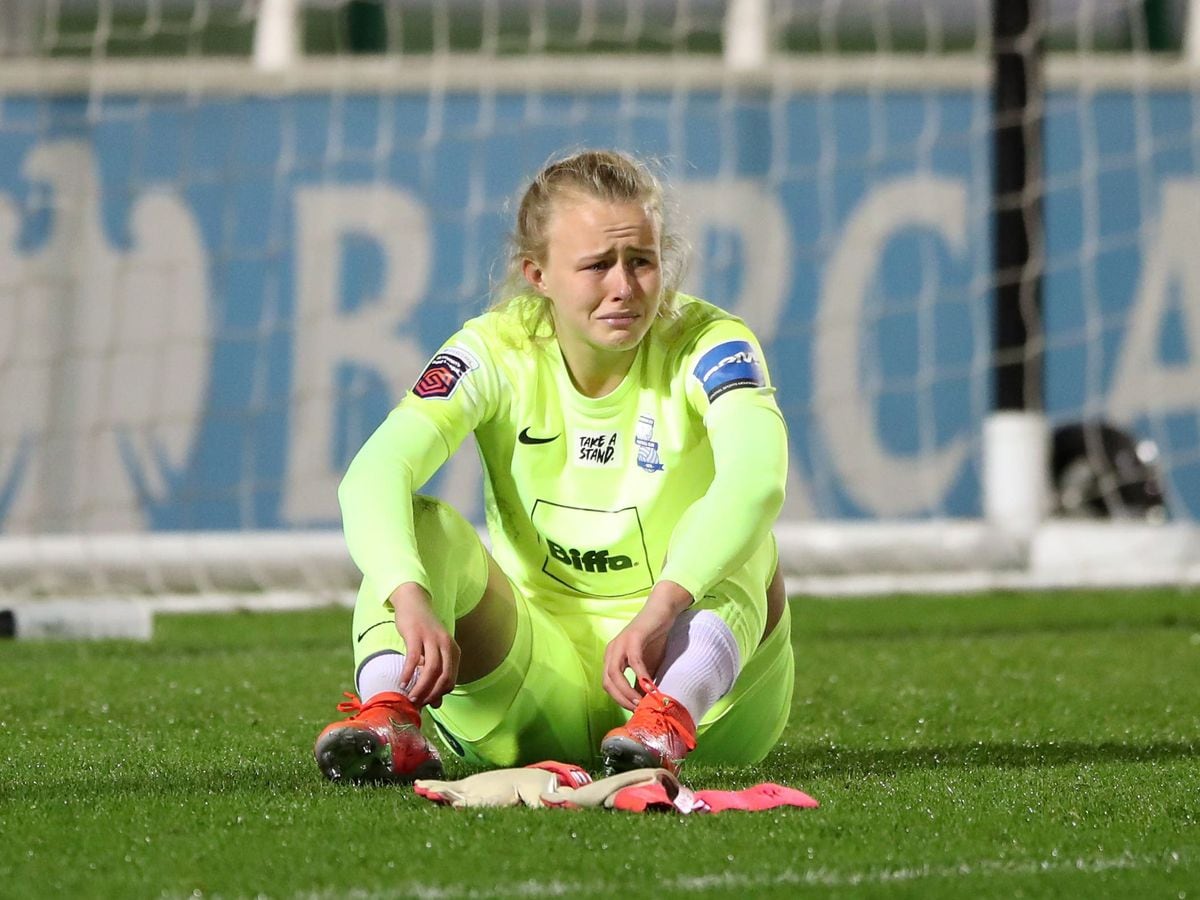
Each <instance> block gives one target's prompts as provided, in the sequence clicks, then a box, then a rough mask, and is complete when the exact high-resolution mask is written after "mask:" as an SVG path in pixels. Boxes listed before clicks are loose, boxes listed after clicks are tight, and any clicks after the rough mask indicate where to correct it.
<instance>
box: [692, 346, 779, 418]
mask: <svg viewBox="0 0 1200 900" xmlns="http://www.w3.org/2000/svg"><path fill="white" fill-rule="evenodd" d="M692 374H693V375H695V376H696V377H697V378H698V379H700V383H701V384H702V385H703V386H704V393H706V394H707V395H708V402H709V403H712V402H713V401H714V400H716V399H717V398H718V397H720V396H721V395H722V394H724V393H727V392H728V391H732V390H734V389H736V388H745V387H763V386H765V385H766V383H767V379H766V376H765V375H764V374H763V368H762V366H761V365H759V362H758V353H757V351H756V350H755V349H754V348H753V347H752V346H751V345H750V343H749V342H748V341H725V342H723V343H720V344H717V345H716V346H715V347H713V348H712V349H711V350H709V351H708V352H707V353H705V354H704V355H703V356H702V357H700V362H698V363H696V368H695V369H693V370H692Z"/></svg>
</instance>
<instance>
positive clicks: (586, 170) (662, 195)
mask: <svg viewBox="0 0 1200 900" xmlns="http://www.w3.org/2000/svg"><path fill="white" fill-rule="evenodd" d="M573 196H574V197H578V196H584V197H591V198H595V199H597V200H603V201H607V202H609V203H638V204H641V206H642V207H643V208H644V209H645V210H646V212H647V213H648V214H649V215H650V216H652V217H653V218H654V220H655V224H656V225H657V226H658V228H657V230H658V235H659V243H660V245H661V251H660V257H661V258H660V265H661V267H662V276H663V277H662V303H661V305H660V307H659V316H660V317H662V318H671V317H673V316H674V315H675V312H676V307H675V295H676V292H677V291H678V289H679V284H680V282H681V281H682V280H683V272H684V263H685V259H686V245H685V243H684V241H683V239H682V237H681V236H680V235H679V234H678V233H677V232H676V231H675V228H674V226H675V223H674V217H673V215H671V213H672V212H673V210H672V209H671V208H670V207H671V198H669V197H668V195H667V193H666V191H665V190H664V189H663V186H662V184H661V182H660V181H659V179H658V178H657V177H655V175H654V173H653V172H652V171H651V170H650V167H649V165H647V164H646V163H645V162H642V161H641V160H638V159H634V158H633V157H631V156H627V155H626V154H624V153H620V152H618V151H615V150H583V151H581V152H579V153H575V154H573V155H571V156H567V157H563V158H561V159H558V160H552V161H551V162H549V163H547V164H546V165H545V166H544V167H543V168H542V170H541V171H540V172H539V173H538V174H537V176H536V177H535V178H534V179H533V181H532V182H530V184H529V186H528V187H527V188H526V189H525V193H524V195H522V197H521V204H520V206H519V207H518V209H517V217H516V227H515V229H514V231H513V233H512V234H511V235H510V238H509V254H508V259H507V267H506V271H505V273H504V277H503V279H502V281H501V282H500V285H499V289H498V291H497V292H496V302H494V303H493V304H492V309H494V310H498V309H508V308H510V307H513V306H514V305H515V304H516V303H517V301H522V302H521V304H520V306H519V308H518V314H519V316H520V319H521V322H522V324H523V325H524V330H525V331H526V332H527V333H528V334H529V336H530V337H532V338H546V337H551V336H553V334H554V321H553V318H552V317H551V314H550V302H549V298H547V297H542V296H540V295H538V294H536V293H535V292H534V291H533V290H532V288H531V287H530V285H529V282H528V281H526V280H525V276H524V262H525V260H526V259H533V260H538V261H542V262H544V261H545V260H546V254H547V247H548V245H549V243H550V236H549V234H548V228H549V224H550V217H551V216H552V215H553V213H554V209H555V203H557V202H559V201H560V200H561V199H563V198H564V197H567V198H569V197H573Z"/></svg>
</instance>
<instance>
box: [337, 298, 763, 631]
mask: <svg viewBox="0 0 1200 900" xmlns="http://www.w3.org/2000/svg"><path fill="white" fill-rule="evenodd" d="M528 302H534V301H533V300H532V299H530V300H522V301H518V302H517V303H516V304H515V305H513V306H510V307H509V308H508V309H507V310H503V311H493V312H489V313H486V314H484V315H482V316H480V317H478V318H475V319H471V320H470V321H468V322H467V323H465V324H464V326H463V327H462V328H461V330H460V331H459V332H458V333H457V334H455V335H454V336H452V337H451V338H450V339H449V340H448V341H446V342H445V344H444V345H443V346H442V347H441V349H440V350H439V351H438V352H437V353H436V354H435V355H434V357H433V358H432V360H431V361H430V362H429V364H428V365H427V366H426V368H425V370H424V372H423V373H422V375H421V377H420V379H419V380H418V381H417V383H416V384H415V385H414V386H413V388H412V390H411V391H409V393H408V394H407V395H406V396H405V397H404V399H403V400H402V402H401V403H400V404H399V406H397V407H396V408H395V409H394V410H393V411H392V413H391V414H390V415H389V417H388V419H387V420H386V421H385V422H384V423H383V424H382V425H381V426H380V428H379V429H378V431H377V432H376V433H375V434H374V435H372V437H371V438H370V439H369V440H368V441H367V443H366V444H364V446H363V448H362V450H361V451H360V452H359V454H358V455H357V456H356V457H355V460H354V461H353V463H352V464H351V466H350V469H349V471H348V472H347V475H346V478H345V480H344V481H343V484H342V487H341V490H340V492H339V495H340V498H341V501H342V512H343V523H344V527H345V532H346V539H347V544H348V547H349V549H350V553H351V556H352V557H353V558H354V560H355V562H356V563H357V564H358V565H359V568H360V569H361V570H362V571H363V574H364V576H365V578H366V579H367V582H368V583H370V584H371V585H373V587H374V589H375V590H377V591H378V594H379V598H380V602H384V601H386V599H387V598H388V596H389V595H390V594H391V592H392V590H394V589H395V587H396V586H398V585H399V584H402V583H404V582H406V581H416V582H418V583H420V584H422V585H423V586H425V587H426V588H428V581H427V579H426V577H425V573H424V569H423V567H422V565H421V561H420V559H419V558H418V557H417V554H416V550H415V538H414V535H413V530H412V514H411V500H410V498H411V495H412V493H413V492H414V491H416V490H419V489H420V487H421V485H422V484H424V482H425V481H426V480H427V479H428V478H429V477H430V476H431V475H432V474H433V473H434V472H435V471H436V470H437V467H438V466H440V465H441V464H442V463H444V462H445V461H446V460H447V459H448V458H449V457H450V455H451V454H452V453H453V452H454V451H455V450H456V449H457V448H458V446H459V444H460V443H462V441H463V440H464V439H465V438H466V436H467V435H468V434H470V433H472V432H474V435H475V439H476V443H477V446H478V449H479V455H480V459H481V461H482V465H483V472H484V492H485V508H486V517H487V526H488V531H489V533H490V537H491V544H492V553H493V556H494V557H495V559H496V561H497V562H498V563H499V565H500V566H501V568H502V569H504V571H505V572H506V573H507V574H508V576H509V577H510V578H511V579H512V580H513V582H514V584H516V585H517V587H518V588H519V589H520V590H522V591H523V592H524V593H525V594H526V596H528V597H530V598H531V599H534V600H535V601H536V602H539V603H541V604H542V605H544V606H545V607H547V608H550V609H551V610H552V611H559V612H563V613H569V612H576V613H578V612H595V613H600V614H603V611H604V606H605V604H606V603H607V604H609V605H610V607H611V605H612V603H613V601H615V600H618V599H621V598H639V597H644V596H645V595H647V594H649V593H650V589H651V587H652V586H653V585H654V583H655V581H656V580H658V579H660V578H666V579H670V580H672V581H675V582H677V583H679V584H681V585H682V586H683V587H685V588H686V589H687V590H688V591H690V592H691V593H692V595H693V596H694V597H696V598H699V597H700V596H702V595H703V594H704V593H705V591H706V590H708V589H709V588H710V587H711V586H712V585H714V584H716V583H717V582H718V581H720V580H722V579H723V578H724V577H726V576H727V575H728V574H730V573H731V572H732V571H733V570H734V569H735V567H737V566H738V565H741V564H742V563H743V562H745V560H746V559H747V558H749V555H750V554H751V553H752V552H753V551H754V550H756V549H757V548H758V547H759V546H760V545H761V543H762V542H763V541H764V540H765V539H767V537H768V532H769V530H770V527H771V525H772V523H773V521H774V519H775V516H776V515H777V514H778V511H779V508H780V506H781V504H782V500H783V489H784V482H785V480H786V467H787V447H786V433H785V429H784V425H783V419H782V416H781V415H780V413H779V409H778V407H777V406H776V403H775V399H774V389H773V388H772V387H771V386H770V381H769V376H768V372H767V367H766V364H765V362H764V359H763V354H762V350H761V348H760V346H759V343H758V341H757V340H756V338H755V337H754V335H753V334H752V333H751V332H750V330H749V329H748V328H747V327H746V325H745V324H744V323H742V322H741V320H739V319H737V318H735V317H733V316H731V315H730V314H728V313H726V312H724V311H722V310H720V309H718V308H717V307H715V306H713V305H711V304H709V303H706V302H704V301H702V300H698V299H695V298H692V297H685V296H680V298H679V316H678V317H677V318H675V319H670V320H660V321H659V322H656V323H655V325H654V326H653V327H652V329H651V331H650V332H649V333H648V334H647V336H646V338H645V339H644V340H643V341H642V343H641V344H640V346H639V348H638V352H637V356H636V359H635V361H634V363H633V366H632V368H631V369H630V371H629V373H628V374H627V375H626V377H625V378H624V380H623V381H622V382H621V384H620V385H619V386H618V387H617V388H616V389H615V390H613V391H612V392H611V393H609V394H608V395H607V396H604V397H600V398H590V397H586V396H584V395H583V394H581V393H580V392H579V391H578V390H577V389H576V388H575V387H574V385H573V384H572V381H571V378H570V375H569V374H568V372H567V369H566V366H565V364H564V362H563V359H562V355H561V353H560V351H559V347H558V344H557V342H556V341H555V340H553V338H548V339H546V340H544V341H541V342H535V341H531V340H530V339H529V338H528V337H527V336H526V335H527V332H526V331H525V330H524V328H523V326H522V325H521V323H520V312H521V304H522V303H528Z"/></svg>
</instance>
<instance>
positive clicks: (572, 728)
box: [314, 151, 794, 782]
mask: <svg viewBox="0 0 1200 900" xmlns="http://www.w3.org/2000/svg"><path fill="white" fill-rule="evenodd" d="M513 243H514V246H513V248H512V255H511V260H510V271H509V279H508V281H507V283H506V293H504V294H503V295H502V297H501V300H500V301H499V302H498V303H497V304H496V305H494V306H493V307H492V309H491V310H489V311H488V312H487V313H485V314H484V315H482V316H480V317H478V318H475V319H471V320H470V321H468V322H466V323H465V324H464V325H463V326H462V328H461V329H460V330H459V331H458V332H457V333H456V334H454V335H453V336H452V337H451V338H450V339H449V340H447V341H446V343H445V344H444V345H443V346H442V347H441V349H440V350H439V351H438V352H437V353H436V354H435V355H434V357H433V359H432V360H431V361H430V362H429V364H428V366H427V367H426V368H425V370H424V372H423V373H422V375H421V376H420V378H419V380H418V381H417V383H416V384H415V385H414V386H413V388H412V390H411V391H410V392H409V393H408V394H407V395H406V396H405V397H404V399H403V401H402V402H401V403H400V404H399V406H397V407H396V408H395V409H394V410H393V411H392V412H391V414H390V415H389V416H388V417H387V419H386V420H385V421H384V422H383V424H382V425H380V427H379V428H378V430H377V431H376V432H375V433H374V434H373V435H372V436H371V437H370V438H369V439H368V440H367V442H366V443H365V444H364V445H363V447H362V449H361V450H360V451H359V452H358V454H357V455H356V456H355V458H354V460H353V462H352V463H351V464H350V467H349V469H348V471H347V473H346V476H345V478H344V480H343V482H342V484H341V487H340V490H339V499H340V502H341V508H342V516H343V524H344V529H345V535H346V542H347V545H348V548H349V551H350V554H351V556H352V557H353V559H354V561H355V563H356V564H357V565H358V567H359V568H360V569H361V571H362V573H363V580H362V586H361V589H360V591H359V595H358V601H357V605H356V607H355V610H354V620H353V635H352V638H353V645H354V658H355V666H356V669H355V673H356V682H357V688H358V695H359V697H361V701H359V700H358V699H357V698H355V697H354V695H348V696H349V697H350V698H351V699H350V701H349V702H347V703H343V704H342V705H341V706H339V709H340V710H341V711H342V712H349V713H352V715H351V716H350V718H348V719H343V720H340V721H335V722H333V723H332V724H330V725H329V726H328V727H326V728H325V729H324V731H322V732H321V734H320V736H319V737H318V738H317V742H316V747H315V751H314V752H315V755H316V758H317V763H318V765H319V767H320V769H321V770H322V772H324V774H325V775H326V776H327V777H328V778H330V779H332V780H335V781H337V780H343V779H345V780H349V781H368V780H369V781H378V780H383V781H398V782H408V781H411V780H413V779H415V778H428V777H437V776H438V775H439V774H440V773H441V761H440V759H439V756H438V752H437V751H436V750H435V749H434V747H433V746H432V745H431V744H430V743H429V742H428V741H426V739H425V738H424V736H423V735H422V733H421V731H420V725H421V715H422V713H423V712H428V714H429V715H430V716H431V717H432V719H433V721H434V723H435V724H436V726H437V729H438V731H439V732H440V733H441V736H442V737H443V738H444V740H445V743H446V744H447V745H448V746H449V747H450V748H452V749H453V750H454V752H456V753H458V754H460V755H461V756H463V757H465V758H466V759H467V760H470V761H471V762H474V763H482V764H487V765H491V766H501V767H507V766H515V765H522V764H526V763H531V762H535V761H538V760H546V759H553V760H561V761H565V762H575V763H579V764H582V765H588V764H591V763H600V762H603V764H604V766H605V767H606V768H607V769H609V770H610V771H624V770H628V769H632V768H639V767H643V766H662V767H665V768H668V769H671V770H672V771H677V770H678V767H679V764H680V763H681V762H682V761H683V759H684V757H685V756H688V755H689V754H690V755H691V758H693V759H698V760H703V761H705V762H708V763H732V764H748V763H753V762H756V761H758V760H760V759H762V758H763V757H764V756H765V755H766V754H767V752H768V751H769V750H770V749H771V747H772V746H773V745H774V744H775V742H776V741H777V740H778V739H779V735H780V733H781V732H782V730H783V727H784V724H785V722H786V720H787V715H788V710H789V707H790V704H791V696H792V688H793V681H794V675H793V659H792V650H791V644H790V639H789V633H790V624H789V618H788V609H787V604H786V598H785V596H784V590H783V582H782V578H781V576H780V574H779V571H778V553H777V549H776V544H775V539H774V537H773V535H772V533H771V526H772V524H773V522H774V521H775V518H776V516H777V515H778V513H779V510H780V507H781V505H782V503H783V496H784V483H785V479H786V473H787V437H786V432H785V427H784V423H783V419H782V417H781V415H780V412H779V409H778V407H777V405H776V402H775V396H774V394H775V391H774V389H773V388H772V387H771V383H770V378H769V375H768V371H767V366H766V363H765V361H764V359H763V353H762V349H761V348H760V346H759V344H758V341H757V339H756V338H755V336H754V335H753V334H752V333H751V331H750V330H749V329H748V328H747V327H746V325H745V324H744V323H743V322H742V321H741V320H739V319H737V318H735V317H733V316H732V315H729V314H728V313H725V312H723V311H722V310H720V309H718V308H717V307H714V306H712V305H711V304H709V303H706V302H705V301H703V300H700V299H697V298H694V297H689V296H685V295H683V294H681V293H679V292H678V291H677V286H678V284H679V281H680V278H681V274H682V268H683V258H682V257H683V252H682V246H681V243H680V241H679V239H678V238H677V236H676V235H675V233H674V232H673V231H672V229H671V222H670V221H669V219H668V216H667V213H666V206H665V203H664V197H663V192H662V189H661V187H660V185H659V182H658V181H657V180H656V179H655V177H654V176H653V174H652V173H651V172H650V170H649V169H648V167H647V166H646V165H645V164H644V163H642V162H641V161H639V160H636V159H633V158H630V157H628V156H626V155H624V154H620V153H614V152H607V151H585V152H581V153H578V154H575V155H572V156H569V157H566V158H562V159H559V160H557V161H554V162H552V163H551V164H549V165H547V166H546V167H545V168H544V169H543V171H542V172H541V173H540V174H538V175H537V177H536V178H535V179H534V180H533V182H532V183H531V184H530V185H529V186H528V188H527V190H526V191H525V194H524V196H523V199H522V201H521V204H520V208H519V211H518V214H517V221H516V228H515V232H514V237H513ZM468 434H474V436H475V441H476V444H477V447H478V451H479V455H480V458H481V461H482V466H483V472H484V480H485V484H484V495H485V499H486V515H487V527H488V531H489V534H490V537H491V552H490V553H489V552H488V550H487V549H486V548H485V547H484V545H483V543H482V542H481V541H480V539H479V537H478V535H477V534H476V532H475V529H474V528H473V527H472V526H471V525H470V523H468V522H467V521H466V520H465V519H464V518H463V517H462V516H461V515H460V514H459V513H457V512H456V511H455V510H454V509H452V508H450V507H449V506H448V505H446V504H444V503H442V502H440V501H437V500H434V499H430V498H428V497H425V496H421V495H419V494H417V493H416V492H417V491H418V490H419V489H420V488H421V487H422V485H424V484H425V483H426V482H427V481H428V480H429V478H430V477H431V476H432V475H433V474H434V473H435V472H436V471H437V470H438V467H439V466H441V465H442V464H443V463H445V462H446V460H447V459H449V457H450V456H451V454H453V453H454V451H455V450H456V449H457V448H458V446H459V445H460V444H461V443H462V442H463V440H464V439H465V438H466V437H467V435H468Z"/></svg>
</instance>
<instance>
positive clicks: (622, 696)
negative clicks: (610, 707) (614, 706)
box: [604, 655, 638, 710]
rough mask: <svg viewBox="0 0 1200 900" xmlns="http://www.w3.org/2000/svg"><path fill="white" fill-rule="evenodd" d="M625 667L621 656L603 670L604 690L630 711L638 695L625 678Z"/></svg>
mask: <svg viewBox="0 0 1200 900" xmlns="http://www.w3.org/2000/svg"><path fill="white" fill-rule="evenodd" d="M625 666H626V662H625V658H624V656H623V655H622V656H620V657H618V658H617V659H616V660H615V661H614V663H613V665H612V666H610V667H608V668H607V669H605V672H604V689H605V691H607V692H608V695H609V696H610V697H612V698H613V699H614V700H616V701H617V703H618V704H619V705H620V706H623V707H624V708H625V709H629V710H632V709H633V708H634V707H635V706H637V701H638V695H637V692H636V691H634V690H633V688H631V687H630V686H629V681H628V680H627V679H626V678H625Z"/></svg>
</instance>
